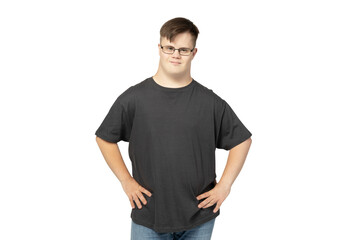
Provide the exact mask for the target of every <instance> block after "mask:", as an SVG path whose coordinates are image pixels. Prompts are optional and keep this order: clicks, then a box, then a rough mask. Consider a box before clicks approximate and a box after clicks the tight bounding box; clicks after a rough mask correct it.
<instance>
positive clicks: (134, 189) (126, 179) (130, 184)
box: [96, 136, 151, 208]
mask: <svg viewBox="0 0 360 240" xmlns="http://www.w3.org/2000/svg"><path fill="white" fill-rule="evenodd" d="M96 142H97V144H98V146H99V148H100V151H101V153H102V155H103V157H104V158H105V161H106V163H107V164H108V165H109V167H110V169H111V170H112V172H113V173H114V174H115V176H116V177H117V178H118V179H119V181H120V182H121V185H122V187H123V189H124V191H125V193H126V195H127V196H128V198H129V201H130V205H131V207H132V208H135V205H134V201H135V203H136V205H137V206H138V208H142V206H141V204H140V200H141V202H142V203H143V204H146V203H147V201H146V199H145V198H144V196H143V194H142V193H145V194H146V195H148V196H149V197H151V193H150V191H148V190H147V189H145V188H144V187H142V186H141V185H140V184H139V183H138V182H137V181H136V180H135V179H134V178H133V177H132V176H131V175H130V173H129V171H128V169H127V167H126V165H125V163H124V160H123V158H122V156H121V153H120V149H119V146H118V145H117V143H111V142H108V141H105V140H103V139H101V138H99V137H98V136H96Z"/></svg>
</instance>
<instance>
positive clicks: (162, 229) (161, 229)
mask: <svg viewBox="0 0 360 240" xmlns="http://www.w3.org/2000/svg"><path fill="white" fill-rule="evenodd" d="M219 215H220V209H219V210H218V211H217V212H216V213H214V215H211V216H210V217H207V218H204V219H201V220H200V221H198V222H196V223H193V224H191V225H188V226H182V227H169V228H166V227H156V226H154V225H152V224H149V223H147V222H143V221H141V220H139V219H136V218H134V217H132V220H133V221H134V222H135V223H136V224H140V225H143V226H145V227H148V228H151V229H152V230H154V231H155V232H158V233H164V232H182V231H186V230H189V229H191V228H194V227H197V226H199V225H201V224H203V223H205V222H207V221H210V220H212V219H214V218H216V217H217V216H219Z"/></svg>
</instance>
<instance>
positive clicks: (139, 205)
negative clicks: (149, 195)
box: [133, 196, 141, 208]
mask: <svg viewBox="0 0 360 240" xmlns="http://www.w3.org/2000/svg"><path fill="white" fill-rule="evenodd" d="M133 198H134V201H135V203H136V205H137V207H138V208H141V203H140V201H139V199H138V198H137V196H134V197H133Z"/></svg>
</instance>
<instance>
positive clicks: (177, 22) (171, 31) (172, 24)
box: [160, 17, 199, 47]
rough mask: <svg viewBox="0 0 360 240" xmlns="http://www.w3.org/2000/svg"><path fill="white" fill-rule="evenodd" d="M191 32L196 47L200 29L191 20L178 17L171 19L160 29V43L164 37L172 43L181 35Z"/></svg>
mask: <svg viewBox="0 0 360 240" xmlns="http://www.w3.org/2000/svg"><path fill="white" fill-rule="evenodd" d="M184 32H189V33H190V34H191V35H192V36H193V43H194V47H195V46H196V40H197V37H198V34H199V29H198V28H197V27H196V26H195V24H194V23H193V22H192V21H190V20H189V19H186V18H182V17H177V18H173V19H170V20H169V21H167V22H166V23H164V25H163V26H162V27H161V29H160V41H161V38H162V37H165V38H167V39H168V40H169V41H170V42H171V41H172V40H173V39H174V37H176V36H177V35H178V34H179V33H184Z"/></svg>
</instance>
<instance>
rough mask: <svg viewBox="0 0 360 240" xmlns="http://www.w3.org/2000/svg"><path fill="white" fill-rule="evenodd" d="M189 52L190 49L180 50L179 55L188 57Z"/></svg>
mask: <svg viewBox="0 0 360 240" xmlns="http://www.w3.org/2000/svg"><path fill="white" fill-rule="evenodd" d="M190 51H191V49H189V48H180V54H181V55H184V56H187V55H189V54H190Z"/></svg>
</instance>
